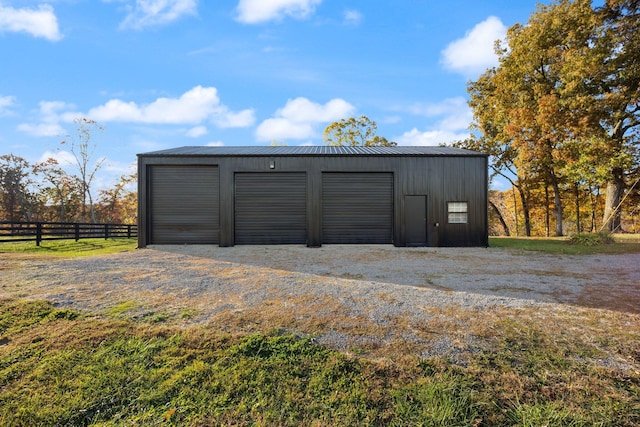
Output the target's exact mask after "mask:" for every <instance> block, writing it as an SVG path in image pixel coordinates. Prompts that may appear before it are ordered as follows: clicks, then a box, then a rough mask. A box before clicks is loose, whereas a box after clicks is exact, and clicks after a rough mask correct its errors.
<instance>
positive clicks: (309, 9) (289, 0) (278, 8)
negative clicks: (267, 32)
mask: <svg viewBox="0 0 640 427" xmlns="http://www.w3.org/2000/svg"><path fill="white" fill-rule="evenodd" d="M321 2H322V0H240V2H239V3H238V7H237V12H238V16H237V20H238V21H240V22H243V23H245V24H256V23H259V22H267V21H272V20H279V19H282V18H283V17H284V16H285V15H286V16H291V17H292V18H296V19H302V18H306V17H307V16H309V15H311V14H312V13H313V12H314V11H315V8H316V6H317V5H319V4H320V3H321Z"/></svg>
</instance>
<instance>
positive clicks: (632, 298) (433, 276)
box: [142, 245, 640, 313]
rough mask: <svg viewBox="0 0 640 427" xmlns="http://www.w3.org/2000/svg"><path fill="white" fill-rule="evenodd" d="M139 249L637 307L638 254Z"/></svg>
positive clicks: (375, 247)
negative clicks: (572, 254)
mask: <svg viewBox="0 0 640 427" xmlns="http://www.w3.org/2000/svg"><path fill="white" fill-rule="evenodd" d="M142 251H156V252H169V253H173V254H176V255H181V256H187V257H197V258H203V259H209V260H215V261H220V262H229V263H236V264H240V265H242V264H246V265H251V266H256V267H262V268H267V269H275V270H284V271H289V272H295V273H304V274H313V275H320V276H330V277H337V278H343V279H352V280H361V281H374V282H383V283H391V284H396V285H404V286H417V287H425V288H430V289H435V290H440V291H445V292H468V293H477V294H483V295H493V296H499V297H508V298H521V299H528V300H535V301H539V302H550V303H561V304H574V305H580V306H585V307H592V308H604V309H610V310H617V311H624V312H630V313H640V268H638V265H640V254H622V255H583V256H569V255H548V254H542V253H537V252H524V251H512V250H509V249H501V248H396V247H394V246H391V245H325V246H322V247H320V248H307V247H304V246H293V245H282V246H234V247H229V248H221V247H218V246H213V245H211V246H210V245H152V246H149V247H148V248H147V249H145V250H142ZM143 253H144V252H143Z"/></svg>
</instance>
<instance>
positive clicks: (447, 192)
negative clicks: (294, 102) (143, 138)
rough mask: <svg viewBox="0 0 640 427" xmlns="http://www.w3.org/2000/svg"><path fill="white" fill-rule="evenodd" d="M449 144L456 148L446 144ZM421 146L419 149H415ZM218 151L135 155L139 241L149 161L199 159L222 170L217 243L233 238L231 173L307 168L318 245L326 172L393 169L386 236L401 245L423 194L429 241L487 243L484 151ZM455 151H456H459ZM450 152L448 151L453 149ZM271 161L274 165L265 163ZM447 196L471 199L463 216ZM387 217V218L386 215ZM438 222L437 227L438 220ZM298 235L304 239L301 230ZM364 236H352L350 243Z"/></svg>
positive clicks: (310, 222)
mask: <svg viewBox="0 0 640 427" xmlns="http://www.w3.org/2000/svg"><path fill="white" fill-rule="evenodd" d="M451 150H453V149H451ZM418 151H419V150H418ZM233 152H234V150H230V152H229V153H227V154H224V155H223V153H219V154H220V155H215V154H217V152H216V153H213V152H212V153H210V154H209V153H208V152H207V153H204V152H202V153H201V152H198V154H194V155H187V154H186V153H184V154H181V155H172V154H170V153H166V154H163V155H159V154H153V155H139V157H138V165H139V167H138V173H139V183H138V185H139V187H138V195H139V212H140V214H139V217H138V218H139V225H140V230H143V231H145V232H141V233H139V235H138V244H139V246H140V247H144V246H145V245H146V244H148V243H151V234H150V233H151V225H150V223H149V221H150V213H149V212H150V211H151V209H152V205H153V203H154V202H153V198H154V196H151V195H150V191H151V187H150V184H151V175H150V172H151V170H152V168H154V167H156V166H163V165H168V166H176V165H182V166H183V167H186V168H191V167H196V168H197V167H202V166H203V165H210V166H218V172H219V182H220V188H219V191H220V193H219V200H220V203H219V209H220V211H219V216H220V218H219V223H220V232H219V243H218V244H219V245H220V246H233V245H234V244H236V241H235V232H236V226H235V219H236V218H235V192H234V191H235V190H234V187H235V176H236V175H237V174H241V173H263V174H283V173H300V172H301V171H304V172H305V173H306V230H307V235H306V244H307V245H309V246H320V245H322V244H325V243H331V240H327V239H326V238H325V236H324V234H327V235H329V234H330V233H325V231H327V230H326V225H325V224H323V216H324V210H323V209H324V207H323V183H322V181H323V179H322V177H323V175H327V174H329V173H356V174H372V175H375V173H383V174H393V188H392V192H393V196H392V200H393V202H392V205H393V208H392V213H390V214H389V218H391V219H390V221H389V222H390V223H391V224H392V228H393V235H392V238H391V239H388V238H386V239H385V240H386V241H387V242H389V241H392V242H393V244H395V245H397V246H405V245H407V244H412V243H413V242H411V241H409V242H407V230H406V220H405V215H406V214H407V212H406V206H405V196H406V195H426V196H427V199H428V203H427V237H428V242H427V245H428V246H486V244H487V235H488V233H487V230H488V226H487V221H488V219H487V180H488V171H487V157H486V156H481V155H470V156H466V155H464V154H466V153H464V152H457V151H451V153H449V152H442V153H440V154H438V155H426V151H425V155H413V154H411V153H408V152H407V155H383V154H377V155H360V153H354V154H348V153H347V152H342V154H343V155H339V156H338V155H324V154H325V152H324V151H323V152H322V153H321V154H322V155H321V154H318V155H309V156H306V155H286V154H284V153H283V155H281V156H279V155H277V152H275V151H273V152H272V151H271V150H269V151H268V153H272V154H273V155H269V154H267V153H265V155H263V156H261V155H258V153H257V152H256V153H253V152H251V153H252V154H253V155H251V156H248V155H247V156H243V155H242V154H241V153H236V155H233ZM456 153H457V155H453V154H456ZM450 154H452V155H450ZM272 161H273V162H274V164H275V169H271V168H270V167H269V164H270V162H272ZM448 201H467V202H468V203H469V205H468V207H469V223H468V224H447V212H446V203H447V202H448ZM385 222H386V220H385ZM436 223H438V224H439V227H436V226H435V224H436ZM299 241H300V243H303V240H302V239H301V238H299ZM358 242H361V240H360V239H359V237H358V236H355V237H354V239H353V240H352V241H350V243H358Z"/></svg>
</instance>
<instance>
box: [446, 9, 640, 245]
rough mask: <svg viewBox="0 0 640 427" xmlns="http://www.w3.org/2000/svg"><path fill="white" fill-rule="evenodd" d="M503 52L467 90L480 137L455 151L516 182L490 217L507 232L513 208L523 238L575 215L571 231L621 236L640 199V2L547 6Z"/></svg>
mask: <svg viewBox="0 0 640 427" xmlns="http://www.w3.org/2000/svg"><path fill="white" fill-rule="evenodd" d="M496 52H497V54H498V56H499V65H498V66H496V67H494V68H491V69H489V70H487V71H486V72H485V73H484V74H482V75H481V76H480V77H479V78H478V79H477V80H475V81H471V82H470V83H469V84H468V93H469V95H470V101H469V105H470V106H471V108H472V110H473V117H474V121H473V124H472V129H473V130H475V131H476V132H475V136H472V137H470V138H469V139H467V140H465V141H460V142H458V143H456V144H455V145H456V146H459V147H463V148H469V149H473V150H477V151H481V152H484V153H487V154H489V156H490V168H491V173H492V176H500V177H502V179H503V180H506V181H507V182H509V183H510V185H511V187H512V190H510V191H509V192H505V193H497V192H494V193H493V194H492V196H493V199H492V200H491V203H490V210H491V211H493V213H494V214H496V215H498V216H500V220H501V222H502V225H503V227H505V230H507V229H508V225H509V224H507V221H506V219H508V218H509V217H512V215H510V214H509V212H508V211H507V209H509V208H508V207H507V206H508V205H511V206H510V208H511V209H516V210H517V214H516V215H515V224H513V222H512V224H511V226H512V227H513V226H514V225H515V226H516V227H518V226H520V227H521V228H523V230H524V234H526V235H531V234H532V232H533V233H535V234H537V233H540V232H541V230H540V228H542V230H543V231H542V232H545V231H546V233H547V234H549V233H550V228H553V234H555V235H558V236H561V235H563V234H565V229H564V227H563V225H564V223H565V221H567V218H568V217H567V213H568V212H570V213H571V215H572V217H571V219H570V222H571V225H572V229H573V230H574V231H578V232H580V231H597V230H600V229H604V230H608V231H623V230H624V224H623V219H624V218H629V216H635V215H637V209H638V202H639V200H638V199H639V197H638V194H639V193H638V189H639V187H640V184H639V183H638V179H639V178H640V173H639V167H638V166H639V158H640V156H639V151H638V142H639V137H640V132H639V131H640V0H606V1H605V3H604V5H603V6H601V7H592V5H591V1H589V0H575V1H570V0H560V1H556V2H554V3H553V4H551V5H540V6H538V9H537V10H536V11H535V12H534V13H533V14H532V15H531V16H530V18H529V20H528V22H527V23H526V24H524V25H521V24H516V25H514V26H512V27H511V28H509V29H508V31H507V36H506V39H505V40H503V41H498V42H497V43H496ZM511 193H513V194H511ZM511 195H514V196H515V200H512V198H511ZM603 199H604V200H603ZM501 208H502V211H501V210H500V209H501ZM534 215H535V217H533V216H534ZM541 217H542V218H544V219H543V220H542V221H541V220H540V218H541ZM596 218H597V220H596ZM518 219H519V220H520V224H518ZM540 223H543V224H545V226H544V227H540V226H539V224H540ZM536 224H538V225H537V226H536Z"/></svg>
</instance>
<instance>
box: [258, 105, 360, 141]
mask: <svg viewBox="0 0 640 427" xmlns="http://www.w3.org/2000/svg"><path fill="white" fill-rule="evenodd" d="M354 110H355V108H354V107H353V105H351V104H349V103H348V102H347V101H345V100H343V99H339V98H336V99H332V100H331V101H329V102H327V103H326V104H324V105H322V104H317V103H315V102H312V101H309V100H308V99H307V98H302V97H300V98H296V99H293V100H292V99H289V100H288V101H287V103H286V104H285V106H284V107H283V108H281V109H279V110H278V111H276V113H275V115H274V116H275V117H273V118H270V119H267V120H265V121H263V122H262V123H260V126H258V128H257V129H256V138H257V139H258V140H259V141H273V140H282V139H306V138H312V137H314V136H315V135H316V131H315V125H317V124H318V123H329V122H333V121H336V120H340V119H342V118H345V117H347V116H350V115H351V114H352V113H353V111H354Z"/></svg>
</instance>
